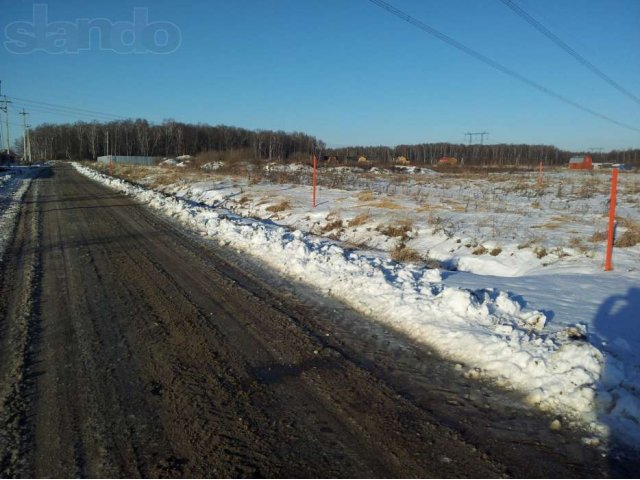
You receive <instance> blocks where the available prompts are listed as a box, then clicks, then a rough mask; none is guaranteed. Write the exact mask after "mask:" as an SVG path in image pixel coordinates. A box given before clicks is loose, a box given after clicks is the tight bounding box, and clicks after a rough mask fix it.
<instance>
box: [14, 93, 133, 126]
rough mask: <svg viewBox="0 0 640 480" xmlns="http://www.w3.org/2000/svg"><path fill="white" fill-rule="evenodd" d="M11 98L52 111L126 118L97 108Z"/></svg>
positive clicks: (31, 106) (18, 102)
mask: <svg viewBox="0 0 640 480" xmlns="http://www.w3.org/2000/svg"><path fill="white" fill-rule="evenodd" d="M9 98H11V99H12V100H13V101H14V103H17V104H25V105H27V106H29V107H30V108H34V107H35V108H41V109H48V110H51V111H61V112H67V113H75V114H78V115H79V116H92V115H94V116H99V117H108V118H112V119H114V120H116V119H120V120H122V119H125V118H126V117H123V116H122V115H115V114H113V113H105V112H99V111H97V110H89V109H86V108H78V107H69V106H65V105H59V104H55V103H48V102H41V101H38V100H29V99H27V98H19V97H9Z"/></svg>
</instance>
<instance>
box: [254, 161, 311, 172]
mask: <svg viewBox="0 0 640 480" xmlns="http://www.w3.org/2000/svg"><path fill="white" fill-rule="evenodd" d="M264 169H265V170H266V171H267V172H310V171H312V170H313V168H312V167H310V166H309V165H304V164H302V163H276V162H271V163H268V164H266V165H265V166H264Z"/></svg>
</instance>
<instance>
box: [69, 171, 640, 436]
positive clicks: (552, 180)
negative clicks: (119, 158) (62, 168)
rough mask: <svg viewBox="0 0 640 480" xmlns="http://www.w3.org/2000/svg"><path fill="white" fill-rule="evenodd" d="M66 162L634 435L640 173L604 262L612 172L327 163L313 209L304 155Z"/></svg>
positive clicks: (624, 190) (587, 420)
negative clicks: (104, 170) (189, 164)
mask: <svg viewBox="0 0 640 480" xmlns="http://www.w3.org/2000/svg"><path fill="white" fill-rule="evenodd" d="M75 166H76V168H77V169H78V170H79V171H81V172H82V173H84V174H85V175H88V176H90V177H92V178H94V179H96V180H98V181H100V182H103V183H105V184H107V185H109V186H111V187H112V188H115V189H117V190H120V191H124V192H127V193H128V194H130V195H133V196H135V197H136V198H138V199H139V200H141V201H144V202H146V203H148V204H149V205H150V206H152V207H154V208H157V209H159V210H161V211H163V212H165V213H167V214H168V215H171V216H174V217H176V218H177V219H179V220H181V221H182V222H184V223H185V224H186V225H188V226H189V227H191V228H193V229H194V230H196V231H198V232H200V233H201V234H202V235H203V236H206V237H210V238H211V239H212V240H215V241H217V242H219V243H220V244H224V245H229V246H231V247H233V248H235V249H238V250H241V251H245V252H248V253H251V254H252V255H256V256H257V257H259V258H261V259H262V260H263V261H264V262H266V263H268V264H269V265H271V266H272V267H273V268H275V269H277V270H279V271H280V272H282V273H284V274H285V275H288V276H290V277H292V278H294V279H299V280H301V281H303V282H306V283H308V284H311V285H314V286H315V287H317V288H319V289H321V290H322V291H324V292H326V293H327V294H329V295H333V296H335V297H337V298H339V299H340V300H342V301H344V302H346V303H348V304H350V305H351V306H352V307H354V308H356V309H358V310H359V311H362V312H364V313H366V314H368V315H369V316H370V317H371V318H373V319H375V320H377V321H379V322H381V323H384V324H386V325H388V326H390V327H392V328H395V329H398V330H399V331H402V332H404V333H406V334H407V335H409V336H411V337H412V338H413V339H415V341H417V342H423V343H425V344H428V345H430V346H431V347H432V348H435V349H437V350H438V351H439V352H440V353H441V354H443V355H445V356H447V357H449V358H451V359H453V360H454V361H455V362H458V363H459V364H460V365H461V367H462V368H464V369H465V372H466V375H467V376H469V377H470V378H479V377H483V378H489V379H492V380H494V381H496V382H497V383H498V384H500V385H502V386H503V387H505V388H510V389H515V390H518V391H519V392H522V393H523V394H524V395H525V397H526V399H527V401H528V402H529V403H530V404H532V405H534V406H536V407H538V408H540V409H543V410H547V411H552V412H556V413H557V414H559V415H562V416H564V417H565V418H566V419H567V420H568V421H570V422H574V423H575V424H578V425H580V426H582V427H585V428H587V429H588V430H590V431H591V432H592V433H593V435H594V438H587V439H585V441H587V442H593V443H597V442H598V440H595V439H596V438H598V439H604V438H606V437H607V436H608V435H609V434H615V437H616V438H621V439H623V440H626V441H627V442H629V443H634V442H636V443H637V442H638V441H639V440H640V358H639V352H640V333H639V332H640V328H638V326H637V325H636V324H637V323H639V322H640V262H639V261H638V260H639V259H640V245H638V244H636V245H634V239H635V238H636V236H637V235H639V234H640V230H638V229H639V228H640V227H639V225H638V221H640V174H638V173H630V172H625V173H623V174H621V176H620V186H619V197H618V203H619V209H618V215H619V217H620V218H619V228H618V232H617V238H618V242H619V245H620V246H619V247H617V248H616V249H615V253H614V268H615V269H614V271H613V272H604V271H603V269H602V264H603V256H604V241H603V233H604V232H606V213H607V209H608V190H609V178H610V177H609V176H610V173H607V172H603V173H588V172H559V171H558V172H551V173H547V174H546V175H545V177H544V179H543V181H542V183H540V182H539V179H538V178H537V175H536V174H535V173H517V174H496V175H485V176H479V175H440V174H437V173H436V172H433V171H431V170H425V171H417V170H416V169H409V170H408V171H407V172H405V174H404V175H398V174H394V173H391V172H387V171H383V170H378V171H374V172H368V173H366V174H355V173H353V172H352V171H350V170H349V169H348V168H347V169H344V168H343V169H342V170H340V169H339V168H334V169H325V170H322V171H321V172H320V175H321V176H322V175H325V176H326V177H327V178H323V179H324V180H325V182H324V183H325V184H328V183H332V184H334V188H326V187H320V189H319V192H318V205H317V207H316V208H315V209H314V208H311V205H310V203H311V198H310V197H311V194H310V187H309V186H307V185H300V184H299V183H305V182H308V180H309V175H310V172H309V168H308V167H307V166H304V165H292V166H283V165H268V166H267V167H266V169H265V170H266V171H265V172H264V173H265V176H266V177H268V178H270V179H271V180H272V181H266V180H264V179H262V180H261V175H254V176H252V177H251V178H243V177H231V176H224V175H221V174H217V172H215V171H212V170H213V168H212V167H209V168H208V169H207V170H206V171H202V172H197V171H194V170H193V169H185V168H181V169H176V168H173V167H169V168H161V167H148V168H137V169H136V172H135V173H136V174H135V176H134V177H133V178H134V179H135V180H136V181H137V182H138V183H139V184H140V185H132V184H131V183H127V182H123V181H122V180H119V179H115V178H111V177H108V176H105V175H102V174H100V173H97V172H95V171H94V170H92V169H89V168H86V167H83V166H80V165H78V164H75ZM215 168H219V166H218V165H216V166H215ZM119 173H120V174H126V173H127V170H126V169H122V168H120V169H117V170H116V175H118V174H119ZM254 173H255V172H254ZM280 174H281V175H282V178H279V179H278V178H277V175H280ZM296 175H297V177H296ZM329 177H331V178H329ZM293 178H297V182H291V179H293ZM276 179H277V180H278V181H273V180H276ZM283 181H290V182H291V183H282V182H283ZM159 192H160V193H159ZM626 245H631V246H626ZM393 259H396V260H398V261H399V262H396V261H394V260H393ZM436 262H437V264H438V265H440V266H441V268H428V267H427V266H432V265H434V263H436Z"/></svg>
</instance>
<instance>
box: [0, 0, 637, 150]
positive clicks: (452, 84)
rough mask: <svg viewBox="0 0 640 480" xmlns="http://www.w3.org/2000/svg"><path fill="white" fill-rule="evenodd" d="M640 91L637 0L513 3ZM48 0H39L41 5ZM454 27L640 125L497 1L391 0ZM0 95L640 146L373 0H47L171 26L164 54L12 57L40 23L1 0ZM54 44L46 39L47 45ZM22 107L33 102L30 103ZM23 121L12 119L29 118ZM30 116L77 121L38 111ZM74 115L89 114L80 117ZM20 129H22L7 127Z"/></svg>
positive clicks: (202, 118)
mask: <svg viewBox="0 0 640 480" xmlns="http://www.w3.org/2000/svg"><path fill="white" fill-rule="evenodd" d="M516 2H517V3H518V5H520V6H521V7H522V8H523V9H524V10H526V11H527V12H528V13H530V14H531V15H532V16H533V17H535V18H536V19H538V20H539V21H540V22H541V23H543V24H544V25H545V26H546V27H547V28H548V29H549V30H551V31H552V32H554V33H555V34H557V35H558V36H559V37H560V38H562V39H563V40H564V41H565V42H566V43H568V44H569V45H570V46H572V47H573V48H574V49H575V50H577V51H578V52H579V53H580V54H582V55H583V56H584V57H586V58H587V59H588V60H590V61H591V62H592V63H593V64H595V65H596V66H598V67H599V68H600V69H602V70H603V71H604V72H605V73H606V74H607V75H609V76H610V77H612V78H613V79H614V80H616V81H617V82H618V83H620V84H621V85H623V86H624V87H626V88H627V89H628V90H631V91H632V92H633V93H634V94H635V95H637V96H640V1H638V0H516ZM40 3H42V2H40ZM391 3H392V4H393V5H395V6H396V7H398V8H400V9H402V10H404V11H406V12H407V13H410V14H411V15H413V16H414V17H416V18H418V19H420V20H422V21H424V22H425V23H427V24H428V25H430V26H432V27H433V28H436V29H438V30H440V31H442V32H444V33H446V34H447V35H449V36H451V37H453V38H454V39H456V40H458V41H459V42H462V43H464V44H466V45H467V46H469V47H471V48H473V49H475V50H477V51H479V52H480V53H482V54H484V55H486V56H489V57H491V58H492V59H494V60H496V61H498V62H500V63H502V64H503V65H505V66H506V67H508V68H510V69H513V70H515V71H517V72H518V73H520V74H522V75H524V76H526V77H528V78H530V79H531V80H533V81H536V82H538V83H540V84H542V85H544V86H545V87H547V88H549V89H552V90H554V91H555V92H557V93H559V94H561V95H565V96H566V97H568V98H570V99H572V100H574V101H576V102H578V103H581V104H583V105H585V106H587V107H589V108H591V109H593V110H596V111H598V112H600V113H602V114H605V115H607V116H610V117H612V118H614V119H616V120H619V121H621V122H624V123H627V124H630V125H633V126H635V127H636V128H640V105H638V104H637V103H634V102H633V101H632V100H630V99H629V98H627V97H625V96H624V95H622V94H621V93H620V92H618V91H616V90H615V89H613V88H612V87H611V86H610V85H608V84H606V83H605V82H604V81H603V80H601V79H600V78H598V77H596V76H595V75H594V74H593V73H591V72H590V71H588V70H587V69H586V68H584V67H583V66H582V65H580V64H579V63H578V62H576V61H575V60H574V59H573V58H571V57H570V56H569V55H568V54H567V53H566V52H564V51H562V50H561V49H560V48H558V47H557V46H556V45H554V44H553V43H551V41H549V40H548V39H547V38H545V37H544V36H542V35H541V34H540V33H539V32H538V31H536V30H534V29H533V28H532V27H531V26H530V25H528V24H527V23H525V22H524V21H523V20H522V19H521V18H520V17H518V16H516V15H515V14H514V13H513V12H512V11H511V10H509V9H508V8H507V7H505V6H504V5H503V4H502V3H501V2H500V1H498V0H437V1H436V0H428V1H427V0H423V1H417V0H391ZM1 4H2V12H3V13H2V19H1V20H0V28H1V29H2V32H3V42H4V43H3V45H2V46H0V65H1V66H2V68H1V69H0V79H1V80H2V90H3V93H5V94H7V95H10V96H15V97H19V98H26V99H31V100H37V101H42V102H50V103H56V104H62V105H67V106H72V107H80V108H85V109H91V110H96V111H100V112H109V113H113V114H116V115H122V116H126V117H129V116H130V117H141V118H147V119H149V120H151V121H154V122H160V121H162V120H163V119H166V118H174V119H176V120H179V121H184V122H203V123H210V124H227V125H236V126H240V127H245V128H251V129H281V130H286V131H294V130H295V131H304V132H306V133H309V134H312V135H315V136H317V137H318V138H320V139H322V140H324V141H325V142H327V144H328V145H330V146H342V145H354V144H374V145H380V144H384V145H396V144H400V143H418V142H438V141H448V142H463V141H465V137H464V133H465V132H468V131H474V132H478V131H483V130H486V131H488V132H489V133H490V135H489V137H488V143H545V144H553V145H557V146H559V147H561V148H567V149H572V150H586V149H590V148H595V147H601V148H604V149H605V150H608V149H613V148H630V147H636V148H637V147H640V134H639V133H638V132H634V131H630V130H627V129H624V128H621V127H619V126H616V125H612V124H610V123H608V122H605V121H603V120H601V119H598V118H595V117H592V116H590V115H588V114H586V113H584V112H581V111H579V110H576V109H574V108H572V107H570V106H568V105H566V104H563V103H561V102H559V101H558V100H556V99H553V98H550V97H548V96H546V95H544V94H543V93H541V92H538V91H536V90H534V89H532V88H531V87H529V86H527V85H524V84H521V83H519V82H518V81H516V80H514V79H512V78H510V77H507V76H505V75H504V74H502V73H499V72H497V71H495V70H493V69H491V68H490V67H488V66H487V65H484V64H482V63H480V62H478V61H477V60H476V59H474V58H471V57H469V56H467V55H465V54H463V53H462V52H459V51H458V50H455V49H454V48H452V47H450V46H448V45H446V44H444V43H442V42H441V41H439V40H437V39H436V38H433V37H431V36H429V35H427V34H425V33H424V32H422V31H420V30H418V29H416V28H415V27H412V26H411V25H409V24H407V23H405V22H403V21H402V20H400V19H398V18H397V17H394V16H392V15H390V14H389V13H387V12H385V11H384V10H382V9H381V8H379V7H377V6H375V5H373V4H372V3H370V2H369V1H367V0H209V1H190V2H179V1H176V0H174V1H168V0H163V1H154V2H148V3H147V4H144V3H143V2H142V1H141V0H133V1H124V0H112V1H109V2H90V1H87V0H65V1H51V2H48V3H47V4H46V5H47V10H48V11H47V13H48V21H49V22H59V21H66V22H73V23H74V24H76V25H77V24H78V19H82V18H87V19H98V18H105V19H108V20H109V21H110V22H123V21H127V22H132V21H133V11H134V7H146V8H147V9H148V16H149V21H150V22H171V23H172V24H174V25H175V26H177V28H179V31H180V34H181V43H180V45H179V47H178V48H177V49H176V50H175V51H174V52H173V53H169V54H163V55H158V54H151V53H142V54H119V53H116V52H114V51H111V50H101V49H100V48H99V46H98V44H97V39H96V37H95V36H94V42H93V44H92V48H89V49H88V50H84V51H80V52H79V53H64V52H63V53H58V54H52V53H48V52H46V51H35V52H32V53H25V54H16V53H12V52H10V51H9V49H8V47H7V42H11V41H12V40H15V38H14V37H11V36H10V35H11V34H10V32H9V33H8V30H5V27H7V25H9V24H10V23H11V22H16V21H27V22H33V2H29V1H6V0H2V1H1ZM45 46H46V45H45ZM27 110H28V109H27ZM16 117H17V115H14V117H13V118H12V120H11V121H12V123H16V122H17V123H19V122H20V119H18V118H16ZM29 119H30V122H31V123H32V124H38V123H41V122H44V121H48V122H64V121H74V120H75V119H74V118H73V117H65V116H58V115H53V114H45V113H42V112H36V111H32V114H31V115H30V117H29ZM77 119H79V120H88V118H86V117H82V118H80V117H78V118H77ZM12 129H13V130H14V131H16V130H17V127H15V126H14V127H12Z"/></svg>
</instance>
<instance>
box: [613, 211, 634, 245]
mask: <svg viewBox="0 0 640 480" xmlns="http://www.w3.org/2000/svg"><path fill="white" fill-rule="evenodd" d="M618 225H619V226H621V227H624V228H626V230H625V231H624V232H623V233H621V234H620V235H618V238H616V243H615V245H616V247H622V248H626V247H633V246H635V245H638V244H640V223H637V222H634V221H633V220H630V219H628V218H620V219H618Z"/></svg>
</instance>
